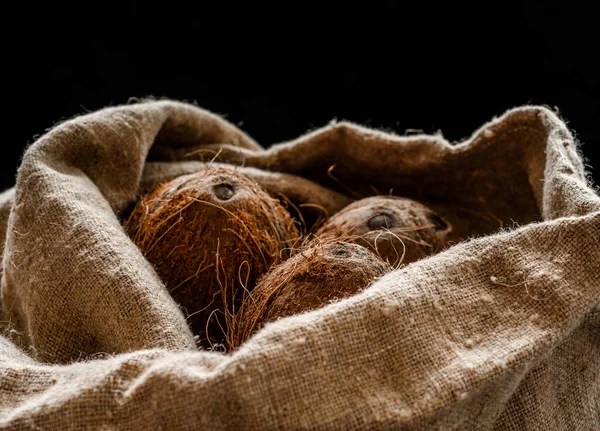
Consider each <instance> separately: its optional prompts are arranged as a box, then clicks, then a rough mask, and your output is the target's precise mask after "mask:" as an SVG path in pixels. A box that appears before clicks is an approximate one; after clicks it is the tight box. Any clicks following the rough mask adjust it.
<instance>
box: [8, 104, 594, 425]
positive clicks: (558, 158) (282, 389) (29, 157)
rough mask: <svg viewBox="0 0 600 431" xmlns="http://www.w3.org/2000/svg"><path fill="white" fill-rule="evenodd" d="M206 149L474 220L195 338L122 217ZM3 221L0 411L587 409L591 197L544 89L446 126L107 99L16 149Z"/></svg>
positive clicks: (568, 413)
mask: <svg viewBox="0 0 600 431" xmlns="http://www.w3.org/2000/svg"><path fill="white" fill-rule="evenodd" d="M205 163H227V164H231V165H232V166H235V167H236V169H240V170H243V172H244V173H246V174H248V175H249V176H251V177H252V178H254V179H255V180H256V181H258V182H259V183H260V184H261V185H263V187H265V188H266V189H267V190H268V191H269V192H270V193H271V194H273V195H277V194H284V195H286V196H287V197H288V198H289V199H290V201H292V202H294V203H295V204H297V205H302V204H309V206H307V207H306V208H316V207H323V210H324V211H326V212H328V213H329V214H331V213H333V212H335V211H337V210H339V209H340V208H342V207H343V206H344V205H346V204H347V203H349V202H350V201H351V200H352V199H354V198H357V197H360V196H366V195H369V194H374V193H384V194H386V193H389V192H390V191H391V192H393V193H394V194H397V195H402V196H408V197H413V198H417V199H420V200H422V201H424V202H427V203H429V204H431V205H433V206H437V207H438V208H441V209H444V211H445V215H446V216H448V217H450V218H453V217H454V219H455V220H457V221H460V220H463V221H462V222H460V223H462V225H461V229H464V230H465V231H468V232H469V234H470V235H472V236H473V239H471V240H468V241H465V242H463V243H460V244H458V245H456V246H454V247H451V248H450V249H448V250H446V251H444V252H443V253H440V254H438V255H435V256H432V257H430V258H427V259H424V260H421V261H418V262H416V263H413V264H411V265H408V266H406V267H404V268H400V269H398V270H395V271H394V272H392V273H389V274H387V275H386V276H384V277H382V278H381V279H379V280H377V281H376V282H375V283H374V284H373V285H372V286H371V287H369V288H368V289H367V290H365V291H364V292H363V293H361V294H359V295H357V296H355V297H352V298H349V299H346V300H343V301H340V302H337V303H334V304H331V305H329V306H327V307H325V308H323V309H321V310H317V311H314V312H310V313H306V314H303V315H299V316H293V317H290V318H286V319H282V320H279V321H277V322H274V323H272V324H270V325H268V326H267V327H265V328H264V329H263V330H261V331H260V332H259V333H257V334H256V335H255V336H254V337H253V338H252V339H250V340H249V341H248V342H247V343H246V344H245V345H243V346H242V347H241V348H240V349H239V350H236V351H235V352H234V353H233V354H229V355H225V354H221V353H215V352H208V351H200V350H198V349H197V348H196V347H195V340H194V338H193V336H192V334H191V332H190V331H189V329H188V328H187V326H186V323H185V318H184V315H183V313H182V311H181V310H180V309H179V308H178V306H177V304H175V302H174V301H173V300H172V299H171V298H170V296H169V295H168V293H167V291H166V289H165V287H164V285H163V284H162V282H161V281H160V280H159V278H158V277H157V275H156V274H155V272H154V271H153V269H152V267H151V265H150V264H149V263H148V262H147V261H146V260H145V259H144V257H143V256H142V255H141V253H140V252H139V250H138V249H137V248H136V247H135V246H134V245H133V244H132V243H131V241H130V240H129V239H128V237H127V235H126V234H125V233H124V231H123V229H122V228H121V220H120V219H121V218H122V217H123V214H125V213H126V212H127V208H128V207H130V206H131V204H132V202H134V201H135V199H136V197H137V196H138V194H139V193H143V192H144V190H149V189H150V188H152V187H153V186H154V185H155V184H157V183H160V182H161V181H165V180H166V179H168V178H171V177H173V176H176V175H179V174H182V173H186V172H193V171H197V170H201V169H203V167H204V166H205ZM390 189H393V190H390ZM311 204H317V205H316V206H313V207H311V206H310V205H311ZM321 211H322V210H321ZM460 223H459V224H460ZM499 228H500V229H499ZM0 234H2V237H1V242H2V244H3V246H2V247H0V249H1V250H2V253H3V261H2V274H1V277H2V278H1V282H2V284H1V289H2V295H1V298H2V299H1V301H2V303H1V305H2V307H1V310H2V311H1V314H0V320H1V321H2V331H3V332H2V334H3V335H2V336H0V428H2V429H123V430H130V429H131V430H138V429H175V430H177V429H181V430H187V429H232V430H240V429H251V430H252V429H261V430H265V429H316V430H364V429H367V430H370V429H374V430H380V429H382V430H385V429H393V430H397V429H415V430H430V429H434V430H435V429H440V430H446V429H457V430H463V429H465V430H472V429H473V430H590V429H598V428H600V414H599V412H600V198H599V197H598V196H597V195H596V194H595V192H594V190H593V189H592V188H591V187H590V185H589V184H587V183H586V178H585V173H584V168H583V163H582V160H581V157H580V156H579V155H578V152H577V148H576V146H575V142H574V140H573V137H572V135H571V134H570V133H569V131H568V129H567V127H566V126H565V124H564V123H563V122H562V121H561V120H560V119H559V118H558V117H557V116H556V115H555V114H553V113H552V112H551V111H549V110H547V109H545V108H542V107H522V108H518V109H514V110H511V111H509V112H507V113H506V114H504V115H503V116H501V117H500V118H497V119H494V120H493V121H491V122H490V123H488V124H486V125H484V126H483V127H482V128H481V129H479V130H478V131H476V132H475V133H474V134H473V136H472V137H471V138H470V139H468V140H467V141H466V142H463V143H460V144H458V145H451V144H449V143H448V142H446V141H445V140H444V139H442V138H441V137H438V136H422V135H420V136H411V137H399V136H395V135H392V134H387V133H383V132H380V131H375V130H369V129H366V128H362V127H360V126H356V125H353V124H349V123H332V124H330V125H328V126H326V127H324V128H322V129H319V130H316V131H314V132H312V133H309V134H307V135H305V136H302V137H300V138H298V139H297V140H294V141H291V142H288V143H284V144H280V145H276V146H274V147H271V148H270V149H268V150H264V149H263V148H261V147H260V146H259V145H258V144H256V143H255V142H254V141H253V140H252V139H251V138H249V137H248V136H246V135H245V134H244V133H243V132H241V131H239V130H238V129H236V128H235V127H234V126H232V125H231V124H229V123H227V122H226V121H225V120H223V119H221V118H219V117H218V116H216V115H213V114H210V113H208V112H207V111H204V110H202V109H199V108H197V107H194V106H191V105H187V104H182V103H178V102H173V101H158V102H144V103H138V104H132V105H128V106H120V107H114V108H108V109H104V110H101V111H98V112H96V113H92V114H89V115H85V116H82V117H78V118H75V119H73V120H70V121H67V122H65V123H63V124H60V125H58V126H57V127H55V128H54V129H53V130H52V131H50V132H49V133H48V134H46V135H45V136H43V137H42V138H41V139H39V140H38V141H37V142H36V143H35V144H33V145H32V146H31V147H30V148H29V149H28V150H27V151H26V153H25V155H24V157H23V160H22V163H21V166H20V168H19V172H18V177H17V183H16V187H15V189H11V190H8V191H6V192H4V193H3V194H1V195H0Z"/></svg>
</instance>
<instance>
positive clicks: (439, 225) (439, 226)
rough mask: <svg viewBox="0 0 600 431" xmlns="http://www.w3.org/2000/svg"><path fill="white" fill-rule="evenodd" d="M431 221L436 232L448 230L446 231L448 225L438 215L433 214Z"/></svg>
mask: <svg viewBox="0 0 600 431" xmlns="http://www.w3.org/2000/svg"><path fill="white" fill-rule="evenodd" d="M429 219H430V220H431V221H432V222H433V224H434V225H435V230H446V229H448V224H447V223H446V222H445V221H444V220H442V218H441V217H440V216H439V215H437V214H431V215H430V216H429Z"/></svg>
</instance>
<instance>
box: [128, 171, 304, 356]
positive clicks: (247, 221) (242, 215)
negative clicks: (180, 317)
mask: <svg viewBox="0 0 600 431" xmlns="http://www.w3.org/2000/svg"><path fill="white" fill-rule="evenodd" d="M125 229H126V230H127V231H128V233H129V235H130V236H131V238H132V239H133V241H134V242H135V243H136V244H137V245H138V247H139V248H140V250H141V251H142V253H143V254H144V255H145V256H146V258H147V259H148V260H149V261H150V262H151V263H152V264H153V266H154V268H155V270H156V272H157V273H158V275H159V276H160V277H161V279H162V280H163V282H164V283H165V285H166V287H167V289H168V290H169V292H170V294H171V295H172V296H173V298H174V299H175V301H177V302H178V303H179V304H180V306H181V307H182V308H183V311H184V314H185V315H186V316H187V320H188V323H189V324H190V326H191V328H192V331H193V332H194V333H195V334H196V335H197V336H198V337H199V339H200V344H201V345H203V346H205V347H212V348H217V347H216V346H219V345H222V343H223V341H224V339H225V334H226V332H227V324H228V322H229V320H230V316H231V315H232V314H233V313H235V312H236V310H237V308H238V307H239V305H240V303H241V300H242V297H243V296H244V295H245V294H246V293H247V292H248V291H250V290H252V288H253V287H254V285H255V281H256V280H257V278H258V277H259V276H260V275H262V274H263V273H265V272H266V271H267V270H268V269H269V268H270V267H271V265H273V264H276V263H278V262H280V261H281V260H283V259H285V258H286V257H287V256H289V252H287V251H286V250H287V249H288V248H289V247H291V246H292V245H293V243H294V242H295V241H296V239H297V237H298V235H299V234H298V231H297V229H296V227H295V225H294V222H293V220H292V219H291V217H290V216H289V214H288V213H287V212H286V210H285V209H284V208H283V207H282V205H281V204H280V203H279V202H278V201H277V200H275V199H273V198H271V197H270V196H269V195H268V194H267V193H266V192H264V191H263V190H262V189H261V188H260V187H259V186H258V185H257V184H256V183H255V182H254V181H252V180H250V179H248V178H247V177H245V176H243V175H239V174H237V173H236V172H235V171H234V170H232V169H227V168H223V167H219V168H208V169H206V170H204V171H202V172H199V173H195V174H191V175H184V176H181V177H178V178H175V179H174V180H172V181H170V182H168V183H166V184H163V185H162V186H160V187H158V188H157V189H156V190H154V191H153V192H152V193H150V194H149V195H147V196H146V197H144V198H143V199H141V200H140V201H139V202H138V204H137V205H136V207H135V208H134V210H133V211H132V213H131V215H130V216H129V218H128V219H127V220H126V222H125Z"/></svg>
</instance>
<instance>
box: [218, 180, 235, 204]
mask: <svg viewBox="0 0 600 431" xmlns="http://www.w3.org/2000/svg"><path fill="white" fill-rule="evenodd" d="M213 191H214V193H215V196H216V197H217V198H218V199H220V200H222V201H227V200H229V199H231V198H232V196H233V195H234V191H233V186H232V185H231V184H228V183H222V184H217V185H216V186H214V187H213Z"/></svg>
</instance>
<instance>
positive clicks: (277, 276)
mask: <svg viewBox="0 0 600 431" xmlns="http://www.w3.org/2000/svg"><path fill="white" fill-rule="evenodd" d="M391 270H392V268H391V266H390V265H389V264H387V263H386V262H384V261H383V260H381V259H380V258H379V257H378V256H376V255H375V254H374V253H372V252H371V251H369V250H367V249H366V248H365V247H361V246H359V245H357V244H352V243H347V242H342V241H333V242H329V243H326V242H319V243H315V242H314V241H313V243H312V245H309V246H308V247H307V248H303V249H301V250H300V251H299V252H298V253H297V254H295V255H294V256H293V257H291V258H290V259H288V260H286V261H285V262H283V263H281V264H279V265H278V266H276V267H274V268H273V269H272V270H271V271H270V272H269V273H267V274H266V275H264V276H263V277H262V278H261V279H260V281H259V283H258V284H257V286H256V287H255V289H254V290H253V291H252V293H251V294H250V295H249V296H248V297H247V298H246V299H245V300H244V304H243V306H242V308H241V309H240V311H239V312H238V313H237V314H236V316H235V318H234V321H233V324H232V325H231V327H230V333H229V336H228V342H229V347H230V348H231V349H233V348H235V347H237V346H239V345H240V344H242V343H243V342H244V341H246V340H247V339H248V338H250V336H251V335H252V334H253V333H254V332H256V331H257V330H259V329H260V328H261V327H263V326H264V325H265V324H266V323H267V322H272V321H274V320H277V319H280V318H282V317H286V316H291V315H294V314H299V313H303V312H306V311H310V310H315V309H318V308H321V307H323V306H325V305H327V304H328V303H330V302H332V301H336V300H339V299H342V298H346V297H349V296H352V295H354V294H356V293H358V292H360V291H361V290H363V289H365V288H366V287H367V286H369V285H370V284H371V283H372V282H373V281H374V280H375V279H376V278H378V277H381V276H382V275H384V274H385V273H387V272H389V271H391Z"/></svg>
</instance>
